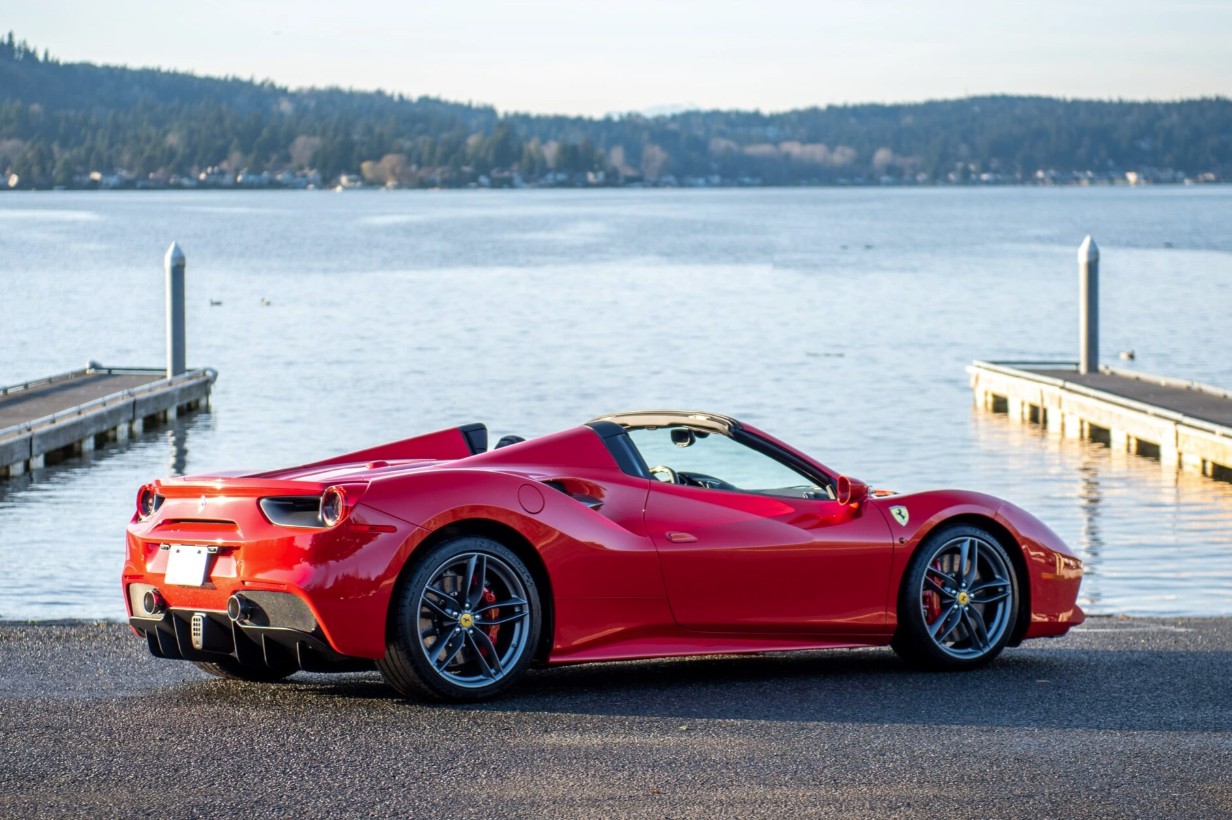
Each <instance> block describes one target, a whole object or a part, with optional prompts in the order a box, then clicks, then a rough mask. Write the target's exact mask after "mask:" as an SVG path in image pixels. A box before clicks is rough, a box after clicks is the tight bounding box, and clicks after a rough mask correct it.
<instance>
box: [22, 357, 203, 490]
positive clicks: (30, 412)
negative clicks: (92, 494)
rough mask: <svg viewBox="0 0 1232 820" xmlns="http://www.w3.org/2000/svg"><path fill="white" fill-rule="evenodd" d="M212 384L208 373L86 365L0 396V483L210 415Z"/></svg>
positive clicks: (26, 384) (201, 370) (29, 383)
mask: <svg viewBox="0 0 1232 820" xmlns="http://www.w3.org/2000/svg"><path fill="white" fill-rule="evenodd" d="M217 377H218V374H217V373H216V372H215V371H214V370H212V369H210V368H200V369H197V370H189V371H187V372H184V373H180V374H179V375H177V376H174V377H172V378H168V377H167V371H166V370H164V369H161V368H134V367H101V366H98V365H94V364H91V365H90V366H88V367H86V368H84V369H82V370H73V371H71V372H68V373H61V374H59V375H56V376H51V377H49V378H45V379H38V380H35V381H30V382H25V383H24V384H18V385H13V386H12V387H4V388H0V479H3V478H9V477H12V476H16V475H21V474H22V473H24V472H26V471H28V470H37V469H39V468H41V467H43V466H45V465H46V464H48V463H55V462H56V461H59V460H61V459H63V458H66V457H69V456H72V455H76V454H80V453H83V452H88V451H91V450H93V449H94V448H95V447H96V446H98V445H99V444H103V443H105V442H107V441H115V440H120V439H126V438H128V437H129V436H130V435H134V434H137V433H141V432H142V431H144V430H147V429H149V428H150V427H152V426H154V425H157V424H165V423H167V422H169V421H172V420H174V419H175V418H176V417H177V416H178V415H181V414H183V413H188V412H192V411H194V410H198V409H201V408H203V407H208V406H209V401H210V389H211V388H212V387H213V384H214V380H215V379H216V378H217Z"/></svg>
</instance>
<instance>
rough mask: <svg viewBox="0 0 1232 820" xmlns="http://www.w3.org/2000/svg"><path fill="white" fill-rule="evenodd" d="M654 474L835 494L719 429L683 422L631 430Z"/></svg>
mask: <svg viewBox="0 0 1232 820" xmlns="http://www.w3.org/2000/svg"><path fill="white" fill-rule="evenodd" d="M629 438H630V439H631V440H632V441H633V444H634V445H635V446H636V447H637V449H638V451H639V452H641V454H642V458H644V459H645V460H646V464H647V466H649V467H650V472H651V477H652V478H655V479H657V480H659V481H662V482H666V483H671V484H685V485H688V486H693V487H705V488H707V489H712V490H728V491H734V492H744V493H758V494H761V495H777V496H785V497H788V498H829V497H830V493H829V490H828V489H826V488H823V487H821V486H819V485H818V484H817V483H816V482H815V481H814V480H813V479H812V478H810V477H809V476H807V475H805V474H804V473H801V472H798V471H797V470H795V469H793V468H791V467H789V466H787V465H786V464H783V463H782V462H780V461H776V460H775V459H773V458H771V457H770V456H768V455H766V454H765V453H760V452H758V451H757V450H753V449H751V448H749V447H746V446H744V445H743V444H741V443H739V442H737V441H733V440H732V439H730V438H728V437H727V436H725V435H722V434H719V433H707V432H705V431H702V430H693V429H690V428H688V427H683V426H678V425H674V426H669V427H643V428H634V429H631V430H629Z"/></svg>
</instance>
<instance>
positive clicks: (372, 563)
mask: <svg viewBox="0 0 1232 820" xmlns="http://www.w3.org/2000/svg"><path fill="white" fill-rule="evenodd" d="M358 476H362V473H352V474H351V476H350V477H349V478H346V479H342V480H339V479H337V478H335V479H334V480H313V479H304V478H299V479H297V480H287V479H279V478H267V477H261V478H195V479H171V480H164V481H160V482H155V483H154V484H150V485H146V486H145V487H143V488H142V489H141V491H140V492H139V494H138V497H137V512H136V514H135V515H134V516H133V519H132V521H131V523H130V524H129V527H128V534H127V557H126V561H125V565H124V571H123V585H124V597H125V602H126V605H127V608H128V614H129V617H130V621H129V622H130V624H131V625H132V626H133V628H134V629H135V630H137V631H138V632H139V633H141V634H143V635H144V636H145V637H146V640H147V642H148V644H149V648H150V651H151V652H152V653H153V654H154V655H156V656H159V657H165V658H177V659H185V660H191V661H197V662H201V663H206V664H214V665H217V666H218V668H219V669H222V670H228V671H234V670H238V671H239V672H240V673H242V672H243V671H244V670H250V671H253V672H254V674H253V676H254V677H260V676H262V675H264V674H268V672H269V671H271V670H273V671H275V672H281V673H282V674H287V673H289V672H291V671H295V670H297V669H306V670H320V671H328V670H338V669H345V668H351V667H354V666H356V665H363V664H367V663H369V662H370V661H371V660H372V659H375V658H379V657H381V656H382V654H383V652H384V625H385V615H386V612H387V608H388V602H389V595H390V592H391V590H392V586H393V583H394V580H395V578H396V572H397V568H398V567H399V566H401V563H402V562H401V560H399V551H400V550H402V549H403V547H404V545H405V544H406V543H407V541H408V538H409V537H410V536H411V535H412V534H413V533H414V531H415V527H414V526H413V525H411V524H408V523H407V522H405V521H402V520H400V519H398V518H395V517H393V516H390V515H388V514H385V513H382V512H380V511H378V510H374V509H371V508H369V507H365V506H364V505H363V503H362V497H363V494H364V492H365V490H366V489H367V486H368V484H367V482H366V481H365V480H362V478H361V477H358ZM317 478H318V479H319V478H320V477H317ZM391 575H392V576H394V577H390V576H391ZM239 676H241V677H242V676H244V675H243V674H240V675H239Z"/></svg>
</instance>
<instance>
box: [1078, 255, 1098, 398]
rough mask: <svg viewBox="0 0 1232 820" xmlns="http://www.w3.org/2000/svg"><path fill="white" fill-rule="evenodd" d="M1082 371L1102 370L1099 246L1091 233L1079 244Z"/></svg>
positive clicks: (1079, 321) (1080, 369)
mask: <svg viewBox="0 0 1232 820" xmlns="http://www.w3.org/2000/svg"><path fill="white" fill-rule="evenodd" d="M1078 346H1079V352H1078V372H1079V373H1083V374H1085V373H1090V372H1092V371H1094V372H1096V373H1098V372H1099V246H1097V245H1096V244H1095V240H1094V239H1092V238H1091V237H1090V236H1089V235H1088V236H1087V238H1086V239H1084V240H1082V245H1081V246H1080V247H1079V248H1078Z"/></svg>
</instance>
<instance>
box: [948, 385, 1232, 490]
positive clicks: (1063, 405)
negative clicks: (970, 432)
mask: <svg viewBox="0 0 1232 820" xmlns="http://www.w3.org/2000/svg"><path fill="white" fill-rule="evenodd" d="M967 372H968V373H969V374H970V376H971V388H972V390H974V391H975V401H976V404H977V405H978V406H979V407H981V408H983V409H985V410H987V411H990V412H994V413H1006V414H1008V415H1009V417H1010V419H1011V420H1013V421H1016V422H1029V423H1035V424H1039V425H1042V426H1043V427H1044V428H1045V429H1047V431H1048V432H1049V433H1051V434H1055V435H1058V436H1062V437H1065V438H1075V439H1079V438H1080V439H1089V440H1092V441H1099V442H1103V443H1104V444H1107V445H1108V446H1109V447H1112V448H1113V449H1116V450H1120V451H1125V452H1130V453H1136V454H1138V455H1142V456H1147V457H1150V458H1157V459H1159V461H1160V462H1161V463H1162V464H1163V465H1165V466H1169V467H1177V468H1180V469H1183V470H1186V471H1190V472H1195V473H1201V474H1202V475H1205V476H1208V477H1210V478H1216V479H1221V480H1224V481H1232V392H1230V391H1226V390H1220V389H1218V388H1215V387H1209V386H1207V385H1202V384H1198V383H1196V382H1187V381H1180V380H1178V379H1169V378H1164V377H1160V376H1150V375H1146V374H1143V373H1137V372H1134V371H1130V370H1124V369H1120V368H1112V367H1106V366H1105V367H1102V368H1100V369H1099V371H1098V372H1091V373H1085V374H1084V373H1080V372H1079V367H1078V365H1077V364H1076V363H1069V362H1061V363H1058V362H981V361H977V362H974V363H973V364H971V365H970V366H969V367H968V368H967Z"/></svg>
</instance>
